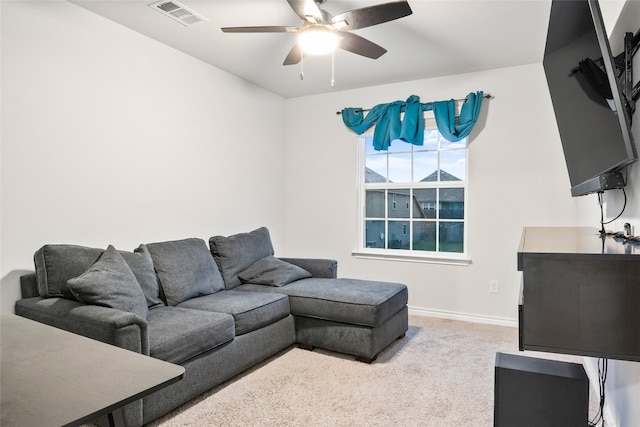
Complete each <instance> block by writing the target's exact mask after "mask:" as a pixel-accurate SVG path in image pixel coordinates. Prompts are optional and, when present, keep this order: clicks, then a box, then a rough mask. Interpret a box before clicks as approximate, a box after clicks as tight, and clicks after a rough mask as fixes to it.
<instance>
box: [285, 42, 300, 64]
mask: <svg viewBox="0 0 640 427" xmlns="http://www.w3.org/2000/svg"><path fill="white" fill-rule="evenodd" d="M303 57H304V52H303V51H302V49H301V48H300V46H299V45H298V43H296V44H295V45H294V46H293V47H292V48H291V50H290V51H289V54H288V55H287V57H286V58H285V59H284V62H283V63H282V65H293V64H297V63H298V62H300V61H301V60H302V58H303Z"/></svg>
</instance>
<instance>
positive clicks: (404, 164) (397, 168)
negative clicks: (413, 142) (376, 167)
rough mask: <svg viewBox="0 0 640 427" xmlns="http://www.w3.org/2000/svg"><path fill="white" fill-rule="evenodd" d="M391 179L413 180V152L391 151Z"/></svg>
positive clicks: (395, 180) (397, 180)
mask: <svg viewBox="0 0 640 427" xmlns="http://www.w3.org/2000/svg"><path fill="white" fill-rule="evenodd" d="M405 144H406V143H405ZM389 181H390V182H411V153H400V154H391V153H389Z"/></svg>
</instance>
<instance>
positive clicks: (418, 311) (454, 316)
mask: <svg viewBox="0 0 640 427" xmlns="http://www.w3.org/2000/svg"><path fill="white" fill-rule="evenodd" d="M409 314H411V315H415V316H425V317H437V318H439V319H450V320H461V321H464V322H473V323H484V324H487V325H498V326H508V327H510V328H517V327H518V319H510V318H507V317H494V316H478V315H476V314H468V313H459V312H455V311H445V310H433V309H427V308H420V307H411V306H409Z"/></svg>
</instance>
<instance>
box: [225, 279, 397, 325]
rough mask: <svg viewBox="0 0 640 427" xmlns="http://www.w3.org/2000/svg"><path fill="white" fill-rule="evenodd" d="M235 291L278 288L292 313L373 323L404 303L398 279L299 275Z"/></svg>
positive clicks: (366, 323) (379, 321)
mask: <svg viewBox="0 0 640 427" xmlns="http://www.w3.org/2000/svg"><path fill="white" fill-rule="evenodd" d="M236 290H238V291H243V292H244V291H253V292H278V293H283V294H286V295H288V296H289V304H290V306H291V314H293V315H294V316H305V317H313V318H317V319H324V320H332V321H334V322H341V323H349V324H354V325H363V326H369V327H376V326H379V325H381V324H382V323H384V322H385V321H386V320H387V319H389V318H390V317H391V316H392V315H394V314H395V313H396V312H398V311H399V310H401V309H402V308H403V307H404V306H406V304H407V300H408V291H407V287H406V286H405V285H403V284H401V283H393V282H376V281H372V280H359V279H317V278H310V279H302V280H298V281H295V282H292V283H289V284H288V285H285V286H281V287H278V288H274V287H271V286H263V285H254V284H245V285H241V286H239V287H238V288H236Z"/></svg>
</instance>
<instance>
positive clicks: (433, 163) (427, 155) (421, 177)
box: [413, 151, 438, 182]
mask: <svg viewBox="0 0 640 427" xmlns="http://www.w3.org/2000/svg"><path fill="white" fill-rule="evenodd" d="M437 170H438V152H437V151H417V152H415V153H413V182H427V181H436V180H437V176H436V172H437Z"/></svg>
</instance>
